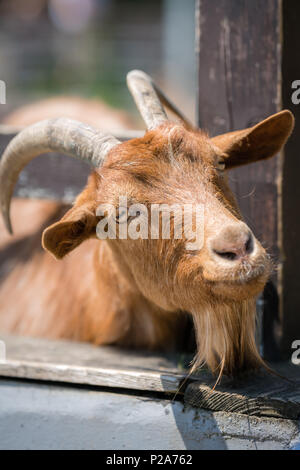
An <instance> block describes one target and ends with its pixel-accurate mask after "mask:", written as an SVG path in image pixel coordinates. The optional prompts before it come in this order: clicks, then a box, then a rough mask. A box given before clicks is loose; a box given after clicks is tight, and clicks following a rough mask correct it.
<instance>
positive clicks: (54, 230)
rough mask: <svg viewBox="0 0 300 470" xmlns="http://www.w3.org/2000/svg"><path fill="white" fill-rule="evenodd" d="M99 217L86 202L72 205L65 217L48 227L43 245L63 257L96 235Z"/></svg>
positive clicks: (53, 253) (58, 257)
mask: <svg viewBox="0 0 300 470" xmlns="http://www.w3.org/2000/svg"><path fill="white" fill-rule="evenodd" d="M96 225H97V219H96V215H95V211H94V209H93V207H91V206H90V205H89V204H84V205H82V206H79V207H76V206H74V207H72V209H70V210H69V211H68V212H67V213H66V214H65V215H64V217H63V218H62V219H61V220H60V221H59V222H56V223H55V224H53V225H50V226H49V227H48V228H46V229H45V230H44V232H43V235H42V246H43V248H44V249H45V250H46V251H49V252H50V253H51V254H52V255H54V256H55V258H56V259H61V258H63V257H64V256H65V255H67V254H68V253H70V252H71V251H72V250H74V248H77V246H79V245H80V244H81V243H82V242H83V241H85V240H87V239H88V238H92V237H95V236H96Z"/></svg>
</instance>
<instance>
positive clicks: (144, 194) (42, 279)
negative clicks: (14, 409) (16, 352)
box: [0, 113, 293, 375]
mask: <svg viewBox="0 0 300 470" xmlns="http://www.w3.org/2000/svg"><path fill="white" fill-rule="evenodd" d="M280 123H281V126H280V125H279V124H280ZM273 124H274V126H273V138H272V132H271V131H272V124H271V126H270V122H269V121H268V122H266V121H264V122H263V123H262V124H260V126H262V127H261V128H259V133H258V132H257V128H256V129H254V132H252V130H247V132H246V131H245V132H246V134H245V132H244V133H243V134H242V135H241V134H239V133H238V132H237V133H236V134H235V135H234V136H233V134H230V136H229V137H228V140H226V138H224V136H222V138H220V139H219V141H218V139H217V138H215V139H209V137H208V136H207V135H206V134H205V133H203V132H201V131H188V130H187V129H184V128H183V127H181V126H179V125H173V124H166V125H163V126H161V127H160V128H158V129H157V130H155V131H151V132H148V133H147V134H146V135H145V137H143V138H141V139H135V140H132V141H129V142H125V143H123V144H121V145H119V146H117V147H115V148H114V149H112V150H111V152H110V154H109V156H108V158H107V160H106V162H105V164H104V166H103V167H102V168H100V169H99V170H97V171H95V172H93V173H92V175H91V176H90V178H89V181H88V184H87V186H86V188H85V190H84V191H83V192H82V193H81V194H80V195H79V197H78V198H77V200H76V202H75V204H74V206H73V207H72V208H71V209H69V211H68V212H67V213H66V214H65V215H64V216H63V217H62V219H61V220H60V221H59V222H55V223H52V225H50V226H49V227H48V228H46V230H44V233H43V246H44V248H45V249H46V250H48V251H49V252H51V253H52V254H53V255H54V257H55V258H57V259H62V258H63V259H62V260H61V261H59V262H58V261H56V260H55V259H54V257H50V256H49V254H48V253H45V252H43V251H42V250H41V249H40V247H39V246H38V244H37V240H38V238H39V237H40V232H41V230H40V229H37V228H36V232H35V233H34V234H33V235H30V236H29V235H27V234H26V233H25V235H24V239H23V240H21V239H19V240H16V241H14V242H13V243H16V248H17V249H19V250H20V253H21V254H19V255H18V259H19V261H18V264H17V266H16V267H15V268H14V269H12V270H10V267H9V261H8V265H6V268H5V277H4V279H3V281H2V284H1V286H0V295H1V306H0V328H1V330H2V331H9V332H17V333H20V334H28V335H37V336H46V337H52V338H61V337H65V338H72V339H78V340H83V341H90V342H94V343H95V344H118V345H125V346H131V347H146V348H151V349H171V348H172V347H173V348H174V347H177V346H178V343H180V339H181V338H182V336H183V335H182V332H183V329H184V326H185V325H186V322H187V314H186V313H184V312H188V314H191V315H192V317H193V320H194V324H195V330H196V339H197V354H196V358H195V365H196V366H199V365H201V364H203V363H206V364H207V365H208V366H209V367H210V368H211V370H212V371H214V372H216V373H218V372H225V373H227V374H230V375H232V374H236V373H237V372H238V371H240V370H244V369H249V368H256V367H258V366H259V365H261V364H262V363H263V362H262V360H261V358H260V356H259V354H258V352H257V349H256V345H255V340H254V333H255V296H256V295H257V294H258V293H259V292H260V291H261V290H262V289H263V287H264V284H265V282H266V280H267V278H268V275H269V270H270V263H269V260H268V257H267V255H266V253H265V251H264V249H263V248H262V247H261V245H260V244H259V242H258V241H257V240H255V239H254V242H253V243H254V246H255V249H254V250H253V253H251V254H249V255H246V254H245V255H244V256H243V257H242V258H241V259H238V260H236V261H235V262H234V263H231V262H229V261H228V260H224V259H223V258H220V257H219V255H218V254H217V255H216V253H215V252H214V250H213V249H212V247H214V246H218V249H219V247H220V246H221V248H222V240H223V239H226V237H227V239H228V240H226V243H227V244H228V242H232V244H233V246H234V244H235V243H238V241H239V240H238V239H239V236H238V231H239V230H240V231H241V232H243V233H246V231H248V230H249V229H247V227H246V225H245V224H244V223H242V222H241V215H240V212H239V209H238V207H237V203H236V201H235V198H234V196H233V194H232V193H231V191H230V189H229V186H228V182H227V177H226V174H224V172H222V171H219V170H218V168H219V167H218V165H219V161H220V160H222V161H223V160H225V161H226V165H227V166H228V168H230V166H236V164H237V163H236V162H237V160H236V159H237V154H236V148H237V146H239V145H240V147H241V149H242V150H243V158H242V161H241V163H244V162H245V160H247V162H248V161H249V159H251V161H255V160H259V159H260V158H268V157H271V156H272V155H273V154H274V151H277V150H278V148H280V147H281V146H282V145H283V144H284V143H285V140H286V139H287V137H288V135H289V134H290V132H291V130H292V127H293V119H292V117H291V115H289V118H288V117H287V116H286V114H282V113H279V114H278V115H277V118H275V119H273ZM264 126H266V129H267V132H266V135H264V132H263V128H264ZM278 126H279V128H280V137H279V138H277V135H278ZM258 134H259V135H260V137H259V145H258V142H257V138H258V137H257V135H258ZM239 135H240V136H241V139H240V140H239ZM233 138H234V145H232V139H233ZM245 139H246V143H245ZM264 139H265V140H264ZM262 140H264V142H262ZM274 140H276V145H275V147H276V150H275V147H274ZM268 142H269V144H268ZM217 144H218V145H217ZM253 146H256V147H258V151H257V153H256V152H255V149H254V148H253ZM262 148H263V149H264V152H263V154H261V153H260V149H262ZM268 148H269V153H268V152H267V150H266V149H268ZM231 149H233V150H232V155H231ZM247 152H248V153H247ZM231 157H232V161H231ZM119 195H126V196H127V198H128V200H129V201H130V203H134V202H139V203H143V204H146V205H148V206H149V205H150V204H151V203H170V204H173V203H180V204H183V203H184V204H186V203H193V204H199V203H201V204H203V205H204V207H205V224H204V246H203V248H202V249H201V250H200V251H196V252H189V251H187V250H186V249H185V242H186V241H187V238H185V239H182V240H174V239H171V240H162V239H159V240H150V239H147V240H142V239H139V240H131V239H127V240H120V239H116V240H106V241H99V240H97V239H96V233H95V228H96V225H97V223H98V222H99V220H100V218H99V217H98V216H97V215H96V209H97V207H98V205H99V204H113V205H117V203H118V197H119ZM16 204H17V205H18V204H19V205H20V204H21V207H19V217H20V214H22V211H23V209H22V204H25V203H24V202H23V201H19V202H17V203H16ZM49 204H50V205H49ZM38 210H39V211H40V212H43V211H45V212H44V213H45V217H44V218H43V226H48V225H49V224H51V220H53V221H54V220H57V219H58V217H59V215H58V212H60V211H61V208H60V207H59V206H57V205H55V204H52V206H51V203H46V202H44V203H40V208H39V209H38ZM50 219H51V220H50ZM15 222H17V224H19V225H21V226H22V223H25V225H27V224H28V220H26V219H24V218H22V220H20V219H18V216H17V215H16V214H15ZM15 225H16V224H15ZM173 228H174V227H173ZM23 230H25V229H24V228H23ZM224 230H226V236H225V234H223V232H222V231H224ZM15 231H16V233H18V227H17V226H15ZM25 232H26V230H25ZM247 233H248V232H247ZM83 241H85V243H84V244H83V245H81V243H82V242H83ZM23 242H24V243H23ZM25 242H26V243H25ZM26 247H27V248H26ZM74 248H76V250H75V251H74V252H73V249H74ZM3 250H4V258H5V259H6V260H7V253H9V252H12V249H11V245H10V244H9V243H8V242H6V245H5V244H4V248H3ZM5 253H6V256H5ZM66 255H68V256H66ZM19 257H20V258H19ZM6 263H7V261H6ZM16 299H17V300H16Z"/></svg>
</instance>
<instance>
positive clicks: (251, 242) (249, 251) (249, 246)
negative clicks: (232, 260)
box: [245, 233, 254, 255]
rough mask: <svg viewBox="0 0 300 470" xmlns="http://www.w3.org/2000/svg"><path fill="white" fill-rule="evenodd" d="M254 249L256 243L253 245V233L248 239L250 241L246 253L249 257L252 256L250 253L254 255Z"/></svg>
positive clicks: (247, 243)
mask: <svg viewBox="0 0 300 470" xmlns="http://www.w3.org/2000/svg"><path fill="white" fill-rule="evenodd" d="M253 249H254V243H253V237H252V235H251V233H250V234H249V237H248V240H247V242H246V244H245V251H246V254H247V255H250V253H252V251H253Z"/></svg>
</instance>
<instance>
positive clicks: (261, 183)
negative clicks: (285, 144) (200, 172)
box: [198, 0, 280, 256]
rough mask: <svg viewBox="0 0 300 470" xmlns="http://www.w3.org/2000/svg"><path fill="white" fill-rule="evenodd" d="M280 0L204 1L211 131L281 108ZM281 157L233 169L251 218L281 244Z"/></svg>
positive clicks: (202, 74)
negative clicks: (278, 213) (279, 239)
mask: <svg viewBox="0 0 300 470" xmlns="http://www.w3.org/2000/svg"><path fill="white" fill-rule="evenodd" d="M278 4H279V2H278V1H277V0H251V1H249V0H240V1H239V2H236V1H233V0H201V2H200V3H199V5H200V7H199V8H200V11H199V15H198V18H199V26H198V48H199V72H198V73H199V76H198V78H199V80H198V82H199V90H198V123H199V126H200V127H202V128H205V129H207V130H208V131H209V132H210V134H211V135H217V134H222V133H225V132H229V131H232V130H236V129H242V128H245V127H249V126H251V125H253V124H255V123H257V122H258V121H260V120H262V119H264V118H266V117H267V116H269V115H271V114H272V113H275V112H277V111H278V110H279V108H280V97H279V93H278V84H279V81H280V69H279V66H278V64H279V62H280V55H279V54H280V51H279V47H278V35H279V27H280V15H279V7H278ZM277 163H278V162H277V158H274V159H271V160H269V161H265V162H261V163H255V164H253V165H249V166H247V167H241V168H240V169H236V170H234V171H232V172H231V173H230V182H231V186H232V188H233V190H234V192H235V194H236V195H237V198H238V201H239V204H240V207H241V209H242V213H243V214H244V217H245V220H246V222H247V223H248V224H249V225H250V227H251V228H252V229H253V230H254V232H255V234H256V235H257V237H258V238H259V239H260V240H262V242H263V244H264V245H266V246H267V247H268V249H269V251H270V252H271V253H272V255H273V256H277V255H278V250H277V187H276V184H277V181H276V179H277Z"/></svg>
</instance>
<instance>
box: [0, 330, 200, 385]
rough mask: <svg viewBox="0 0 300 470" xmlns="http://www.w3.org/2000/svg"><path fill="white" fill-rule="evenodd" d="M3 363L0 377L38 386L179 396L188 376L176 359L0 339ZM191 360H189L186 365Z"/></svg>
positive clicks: (70, 344) (69, 344) (60, 343)
mask: <svg viewBox="0 0 300 470" xmlns="http://www.w3.org/2000/svg"><path fill="white" fill-rule="evenodd" d="M1 340H2V341H4V343H5V345H6V359H5V360H4V361H0V376H2V377H14V378H22V379H33V380H42V381H54V382H65V383H73V384H85V385H93V386H98V387H99V386H101V387H112V388H126V389H131V390H145V391H150V392H165V393H176V392H179V393H183V390H184V388H183V387H181V385H182V383H183V381H184V379H185V377H186V375H187V371H186V370H183V369H182V368H181V369H180V367H179V364H180V362H181V361H182V356H180V355H169V356H161V355H160V354H154V353H152V354H151V353H147V352H136V351H126V350H124V349H119V348H117V347H101V348H100V347H96V346H93V345H91V344H85V343H76V342H71V341H50V340H44V339H36V338H25V337H21V336H20V337H14V336H6V335H1ZM190 359H191V358H190V357H189V358H188V360H190Z"/></svg>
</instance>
